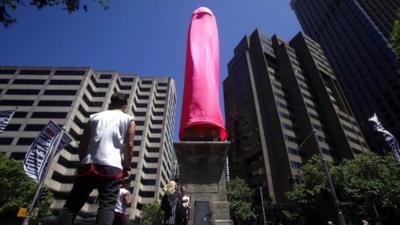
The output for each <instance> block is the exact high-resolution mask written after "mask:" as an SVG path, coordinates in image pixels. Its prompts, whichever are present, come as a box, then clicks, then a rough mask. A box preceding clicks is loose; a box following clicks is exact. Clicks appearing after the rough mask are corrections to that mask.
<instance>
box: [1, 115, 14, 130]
mask: <svg viewBox="0 0 400 225" xmlns="http://www.w3.org/2000/svg"><path fill="white" fill-rule="evenodd" d="M14 113H15V111H14V110H6V111H0V134H2V133H3V131H4V129H5V128H6V127H7V124H8V122H10V120H11V118H12V116H13V115H14Z"/></svg>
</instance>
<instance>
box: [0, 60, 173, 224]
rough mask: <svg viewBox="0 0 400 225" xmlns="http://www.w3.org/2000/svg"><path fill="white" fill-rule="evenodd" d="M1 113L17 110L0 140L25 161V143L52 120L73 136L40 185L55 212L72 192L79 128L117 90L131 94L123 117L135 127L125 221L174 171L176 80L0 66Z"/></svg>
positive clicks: (92, 202) (89, 206)
mask: <svg viewBox="0 0 400 225" xmlns="http://www.w3.org/2000/svg"><path fill="white" fill-rule="evenodd" d="M0 85H1V95H0V110H10V109H16V113H15V115H14V117H13V118H12V119H11V121H10V123H9V125H8V126H7V127H6V129H5V132H4V133H3V134H2V135H1V137H0V151H1V152H3V153H6V155H8V156H10V157H11V158H14V159H18V160H23V159H24V156H25V153H26V151H27V150H28V148H29V145H30V144H31V143H32V141H33V140H34V138H35V137H36V136H37V135H38V134H39V132H40V130H41V129H42V128H43V127H44V126H45V125H46V124H47V123H48V122H49V120H52V121H54V122H55V123H57V124H59V125H60V126H62V127H64V129H65V130H66V131H67V132H68V133H69V134H70V136H71V137H73V138H74V139H75V141H73V142H72V143H71V144H70V145H69V146H68V147H66V148H65V149H63V150H61V151H60V152H59V153H58V154H57V155H56V157H55V158H54V160H53V162H52V165H51V167H50V170H49V173H48V175H47V177H46V182H45V183H46V185H47V186H48V187H49V189H51V190H52V191H53V193H54V198H55V201H54V203H53V204H52V206H51V208H52V209H53V210H54V211H55V212H57V211H58V210H60V209H61V208H62V207H63V205H64V202H65V200H66V198H67V197H68V194H69V192H70V190H71V188H72V181H73V177H74V173H75V169H76V168H77V166H78V154H77V147H78V143H77V141H78V140H79V138H80V136H81V135H82V132H83V127H84V124H85V123H86V122H87V121H88V117H89V115H90V114H92V113H96V112H100V111H103V110H105V109H107V108H108V105H109V103H110V98H111V95H112V94H113V93H115V92H123V93H126V94H129V96H130V97H129V99H128V102H129V103H128V111H129V112H128V113H129V114H131V115H133V116H134V118H135V122H136V133H135V142H134V148H133V150H134V151H133V159H132V175H131V178H132V183H131V186H132V187H133V189H132V193H133V194H132V200H133V201H132V202H133V204H132V207H131V208H130V217H131V219H133V218H137V217H139V216H140V212H141V208H142V206H143V205H144V204H146V203H149V202H152V201H154V199H158V198H160V197H161V196H162V194H163V190H162V187H163V186H164V185H165V184H166V183H167V182H168V181H169V179H170V176H171V173H172V154H173V144H172V138H173V130H174V123H175V105H176V92H175V82H174V80H173V79H171V78H168V77H142V76H137V75H129V74H120V73H118V72H115V71H96V70H94V69H93V68H89V67H63V68H58V67H0ZM96 196H97V192H96V191H94V192H93V193H91V196H90V198H89V200H88V201H87V203H86V204H85V205H84V207H83V208H82V210H81V212H80V216H81V217H91V216H93V215H95V213H96V210H97V204H96V203H97V198H96Z"/></svg>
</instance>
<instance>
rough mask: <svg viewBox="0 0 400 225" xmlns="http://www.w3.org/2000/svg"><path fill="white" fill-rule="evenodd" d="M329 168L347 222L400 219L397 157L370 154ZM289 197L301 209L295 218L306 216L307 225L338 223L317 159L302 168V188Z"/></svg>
mask: <svg viewBox="0 0 400 225" xmlns="http://www.w3.org/2000/svg"><path fill="white" fill-rule="evenodd" d="M328 167H329V171H330V173H331V175H332V179H333V182H334V185H335V189H336V193H337V195H338V198H339V200H340V201H341V204H342V210H343V211H344V214H345V217H346V220H348V221H352V222H354V223H355V224H357V223H359V222H360V221H361V219H370V220H377V219H379V220H385V221H396V220H398V219H399V217H400V165H399V163H398V162H397V161H396V160H395V159H394V157H392V156H391V155H387V156H383V157H382V156H378V155H375V154H372V153H368V154H362V155H359V156H357V157H356V158H355V159H353V160H344V161H343V162H342V163H341V164H339V165H332V164H329V166H328ZM287 196H288V198H289V199H290V200H292V201H294V202H295V203H297V205H298V206H299V207H298V208H299V210H298V211H297V212H294V214H291V216H293V215H297V216H300V215H303V217H304V219H305V224H326V221H327V220H333V221H335V220H337V214H336V210H335V207H334V203H333V198H332V197H331V196H332V195H331V192H330V189H329V186H328V184H327V181H326V179H325V177H324V174H323V172H322V167H321V162H320V160H319V157H317V156H315V157H313V158H311V159H310V160H309V161H308V163H307V164H305V165H304V166H303V167H302V176H301V177H300V179H299V182H298V184H296V185H295V186H294V187H293V188H292V190H291V191H289V192H288V193H287ZM291 219H294V218H291Z"/></svg>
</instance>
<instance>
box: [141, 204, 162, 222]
mask: <svg viewBox="0 0 400 225" xmlns="http://www.w3.org/2000/svg"><path fill="white" fill-rule="evenodd" d="M142 217H143V225H160V224H161V221H162V217H163V213H162V211H161V205H160V202H158V201H157V200H156V201H154V202H152V203H149V204H146V205H144V206H143V210H142Z"/></svg>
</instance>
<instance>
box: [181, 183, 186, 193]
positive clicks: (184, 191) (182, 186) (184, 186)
mask: <svg viewBox="0 0 400 225" xmlns="http://www.w3.org/2000/svg"><path fill="white" fill-rule="evenodd" d="M186 192H187V186H186V184H182V185H181V193H182V194H183V195H184V194H186Z"/></svg>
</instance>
